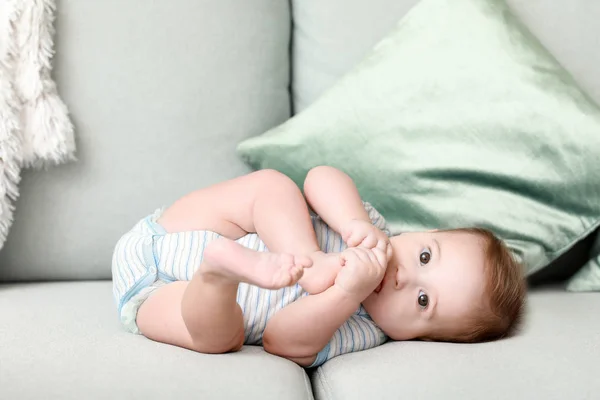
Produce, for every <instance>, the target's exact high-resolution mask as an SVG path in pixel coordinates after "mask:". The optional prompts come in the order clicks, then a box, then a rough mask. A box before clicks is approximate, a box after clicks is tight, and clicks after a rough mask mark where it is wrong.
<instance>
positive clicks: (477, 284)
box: [363, 232, 485, 340]
mask: <svg viewBox="0 0 600 400" xmlns="http://www.w3.org/2000/svg"><path fill="white" fill-rule="evenodd" d="M390 241H391V244H392V248H393V251H394V254H393V256H392V259H391V260H390V261H389V263H388V267H387V271H386V274H385V277H384V278H383V281H382V282H381V285H380V287H378V288H377V289H376V290H375V291H374V292H373V293H372V294H371V295H370V296H369V297H367V299H365V301H364V302H363V305H364V307H365V309H366V310H367V312H368V313H369V314H370V315H371V317H372V318H373V320H374V321H375V323H376V324H377V325H379V327H380V328H381V329H383V331H384V332H385V333H386V334H387V335H388V336H389V337H390V338H392V339H394V340H410V339H416V338H420V337H424V336H426V335H429V334H431V333H432V332H435V331H436V329H439V328H440V327H451V326H452V324H454V325H456V324H460V323H461V320H462V318H463V317H465V316H467V315H468V314H469V313H470V312H471V311H472V310H473V309H474V308H475V307H477V306H480V305H481V299H482V298H483V292H484V284H485V279H484V278H485V277H484V261H485V260H484V252H483V243H482V241H481V239H479V238H478V237H477V236H475V235H473V234H470V233H463V232H418V233H404V234H402V235H399V236H394V237H392V238H391V239H390Z"/></svg>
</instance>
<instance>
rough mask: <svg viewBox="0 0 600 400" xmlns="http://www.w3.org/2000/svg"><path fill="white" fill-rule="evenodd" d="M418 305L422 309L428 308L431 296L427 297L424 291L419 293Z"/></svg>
mask: <svg viewBox="0 0 600 400" xmlns="http://www.w3.org/2000/svg"><path fill="white" fill-rule="evenodd" d="M417 303H419V306H420V307H421V308H422V309H425V308H427V306H428V305H429V296H427V295H426V294H425V292H423V291H422V290H421V291H419V297H418V298H417Z"/></svg>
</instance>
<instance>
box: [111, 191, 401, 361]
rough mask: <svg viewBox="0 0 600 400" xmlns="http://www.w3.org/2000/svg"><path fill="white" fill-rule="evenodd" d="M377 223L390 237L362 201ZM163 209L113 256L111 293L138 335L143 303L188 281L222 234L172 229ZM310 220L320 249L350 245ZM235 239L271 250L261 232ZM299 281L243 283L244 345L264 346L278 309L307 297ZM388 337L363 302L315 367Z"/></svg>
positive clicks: (126, 238)
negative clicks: (266, 285) (269, 285)
mask: <svg viewBox="0 0 600 400" xmlns="http://www.w3.org/2000/svg"><path fill="white" fill-rule="evenodd" d="M364 205H365V209H366V210H367V212H368V214H369V218H370V219H371V221H372V223H373V225H375V226H376V227H377V228H379V229H381V230H382V231H383V232H385V233H386V234H387V235H388V236H389V235H390V233H389V231H388V229H387V226H386V222H385V220H384V218H383V217H382V216H381V214H379V213H378V212H377V211H376V210H375V209H374V208H373V207H372V206H371V205H370V204H369V203H364ZM161 212H162V210H157V211H156V212H154V213H153V214H152V215H150V216H148V217H146V218H144V219H142V220H141V221H139V222H138V223H137V224H136V225H135V226H134V227H133V228H132V229H131V230H130V231H129V232H127V233H126V234H125V235H124V236H123V237H121V239H120V240H119V241H118V242H117V245H116V246H115V250H114V254H113V259H112V277H113V295H114V298H115V302H116V304H117V309H118V313H119V317H120V320H121V322H122V323H123V325H124V327H125V329H127V330H128V331H130V332H132V333H138V334H139V333H140V331H139V329H138V327H137V325H136V322H135V319H136V316H137V311H138V309H139V307H140V306H141V304H142V303H143V302H144V300H146V299H147V298H148V296H150V295H151V293H152V292H153V291H154V290H156V289H157V288H159V287H161V286H163V285H165V284H168V283H170V282H174V281H189V280H191V279H192V276H193V275H194V272H196V270H197V269H198V266H199V265H200V263H201V262H202V256H203V252H204V248H205V247H206V245H207V243H209V242H210V241H211V240H214V239H217V238H219V237H220V236H221V235H219V234H217V233H215V232H210V231H189V232H176V233H168V232H166V231H165V229H164V228H163V227H162V226H161V225H160V224H158V223H157V222H156V221H157V220H158V218H159V217H160V215H161ZM312 223H313V227H314V229H315V233H316V236H317V241H318V243H319V246H320V247H321V249H322V250H323V251H324V252H326V253H332V252H341V251H343V250H344V249H345V248H346V244H345V243H344V241H343V240H342V238H341V236H340V235H339V234H338V233H337V232H335V231H333V230H332V229H331V228H329V226H328V225H327V224H325V222H324V221H323V220H322V219H321V218H319V217H318V216H312ZM236 242H237V243H239V244H241V245H242V246H244V247H247V248H249V249H252V250H255V251H262V252H265V251H268V250H267V248H266V246H265V244H264V242H263V241H262V240H261V239H260V238H259V237H258V235H257V234H255V233H252V234H247V235H245V236H243V237H241V238H240V239H238V240H236ZM308 295H309V294H308V293H306V292H305V291H304V290H303V289H302V288H301V287H300V285H298V284H296V285H294V286H290V287H286V288H282V289H277V290H269V289H262V288H259V287H256V286H254V285H249V284H246V283H240V284H239V287H238V292H237V303H238V304H239V305H240V308H241V309H242V312H243V315H244V329H245V338H244V344H247V345H262V335H263V332H264V330H265V327H266V325H267V322H268V320H269V318H271V317H272V316H273V315H274V314H275V313H276V312H277V311H279V310H281V309H282V308H284V307H285V306H286V305H288V304H291V303H293V302H294V301H296V300H298V299H300V298H302V297H304V296H308ZM386 340H387V337H386V336H385V334H384V333H383V331H382V330H381V329H379V327H377V325H375V323H374V322H373V320H372V319H371V318H370V317H369V315H368V314H367V312H366V311H365V309H364V308H363V307H362V306H361V307H360V308H359V309H358V310H356V312H355V313H354V314H353V315H352V316H351V317H350V318H349V319H348V320H347V321H346V322H345V323H344V324H343V325H342V326H341V327H340V328H339V329H338V330H337V331H336V332H335V334H334V335H333V337H332V339H331V340H330V341H329V343H328V344H327V345H326V346H325V348H324V349H323V350H321V351H320V352H319V354H318V355H317V358H316V360H315V362H314V363H313V365H311V367H315V366H319V365H321V364H323V363H324V362H325V361H327V360H329V359H331V358H333V357H335V356H338V355H341V354H345V353H350V352H353V351H361V350H365V349H368V348H371V347H376V346H379V345H381V344H383V343H384V342H385V341H386Z"/></svg>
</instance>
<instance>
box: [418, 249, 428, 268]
mask: <svg viewBox="0 0 600 400" xmlns="http://www.w3.org/2000/svg"><path fill="white" fill-rule="evenodd" d="M419 261H421V265H425V264H427V263H429V261H431V251H429V250H428V249H425V250H423V251H422V252H421V255H420V256H419Z"/></svg>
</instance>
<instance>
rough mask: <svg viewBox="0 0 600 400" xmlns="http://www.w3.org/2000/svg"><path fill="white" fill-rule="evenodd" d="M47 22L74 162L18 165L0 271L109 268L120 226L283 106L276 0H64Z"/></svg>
mask: <svg viewBox="0 0 600 400" xmlns="http://www.w3.org/2000/svg"><path fill="white" fill-rule="evenodd" d="M56 28H57V37H56V59H55V77H56V79H57V81H58V86H59V92H60V94H61V96H62V97H63V99H64V100H65V102H66V103H67V105H68V107H69V109H70V111H71V114H72V119H73V122H74V124H75V127H76V137H77V145H78V152H77V157H78V158H79V162H77V163H74V164H70V165H65V166H61V167H58V168H51V169H49V170H47V171H27V172H25V174H24V176H23V181H22V184H21V198H20V199H19V201H18V203H17V210H16V215H15V218H16V220H15V224H14V226H13V228H12V231H11V234H10V237H9V240H8V242H7V244H6V247H5V248H4V249H3V250H2V252H0V280H20V279H88V278H109V277H110V257H111V252H112V247H113V246H114V244H115V242H116V240H117V239H118V238H119V236H120V235H121V234H123V233H124V232H125V230H127V229H129V228H130V227H131V226H132V225H133V224H134V223H135V222H136V221H137V220H138V219H140V218H142V217H143V216H144V214H147V213H150V212H152V211H153V210H154V209H155V208H157V207H160V206H162V205H168V204H170V203H171V202H172V201H174V200H175V199H176V198H178V197H180V196H181V195H183V194H185V193H186V192H188V191H191V190H193V189H196V188H199V187H202V186H206V185H208V184H211V183H215V182H218V181H221V180H224V179H227V178H231V177H234V176H237V175H240V174H243V173H245V172H247V171H248V170H247V168H246V167H245V166H244V165H243V163H242V162H241V161H239V159H238V158H237V157H236V155H235V145H236V144H237V143H238V142H239V141H240V140H243V139H244V138H246V137H248V136H251V135H256V134H260V133H262V132H263V131H265V130H267V129H268V128H270V127H272V126H275V125H277V124H279V123H280V122H282V121H284V120H285V119H287V118H288V117H289V113H290V110H289V108H290V107H289V104H290V100H289V94H288V85H289V54H288V53H289V36H290V10H289V4H288V3H287V2H285V1H279V0H252V1H242V2H240V1H236V0H202V1H192V0H172V1H151V2H148V1H145V0H129V1H120V0H103V1H69V0H62V1H58V15H57V20H56Z"/></svg>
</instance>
